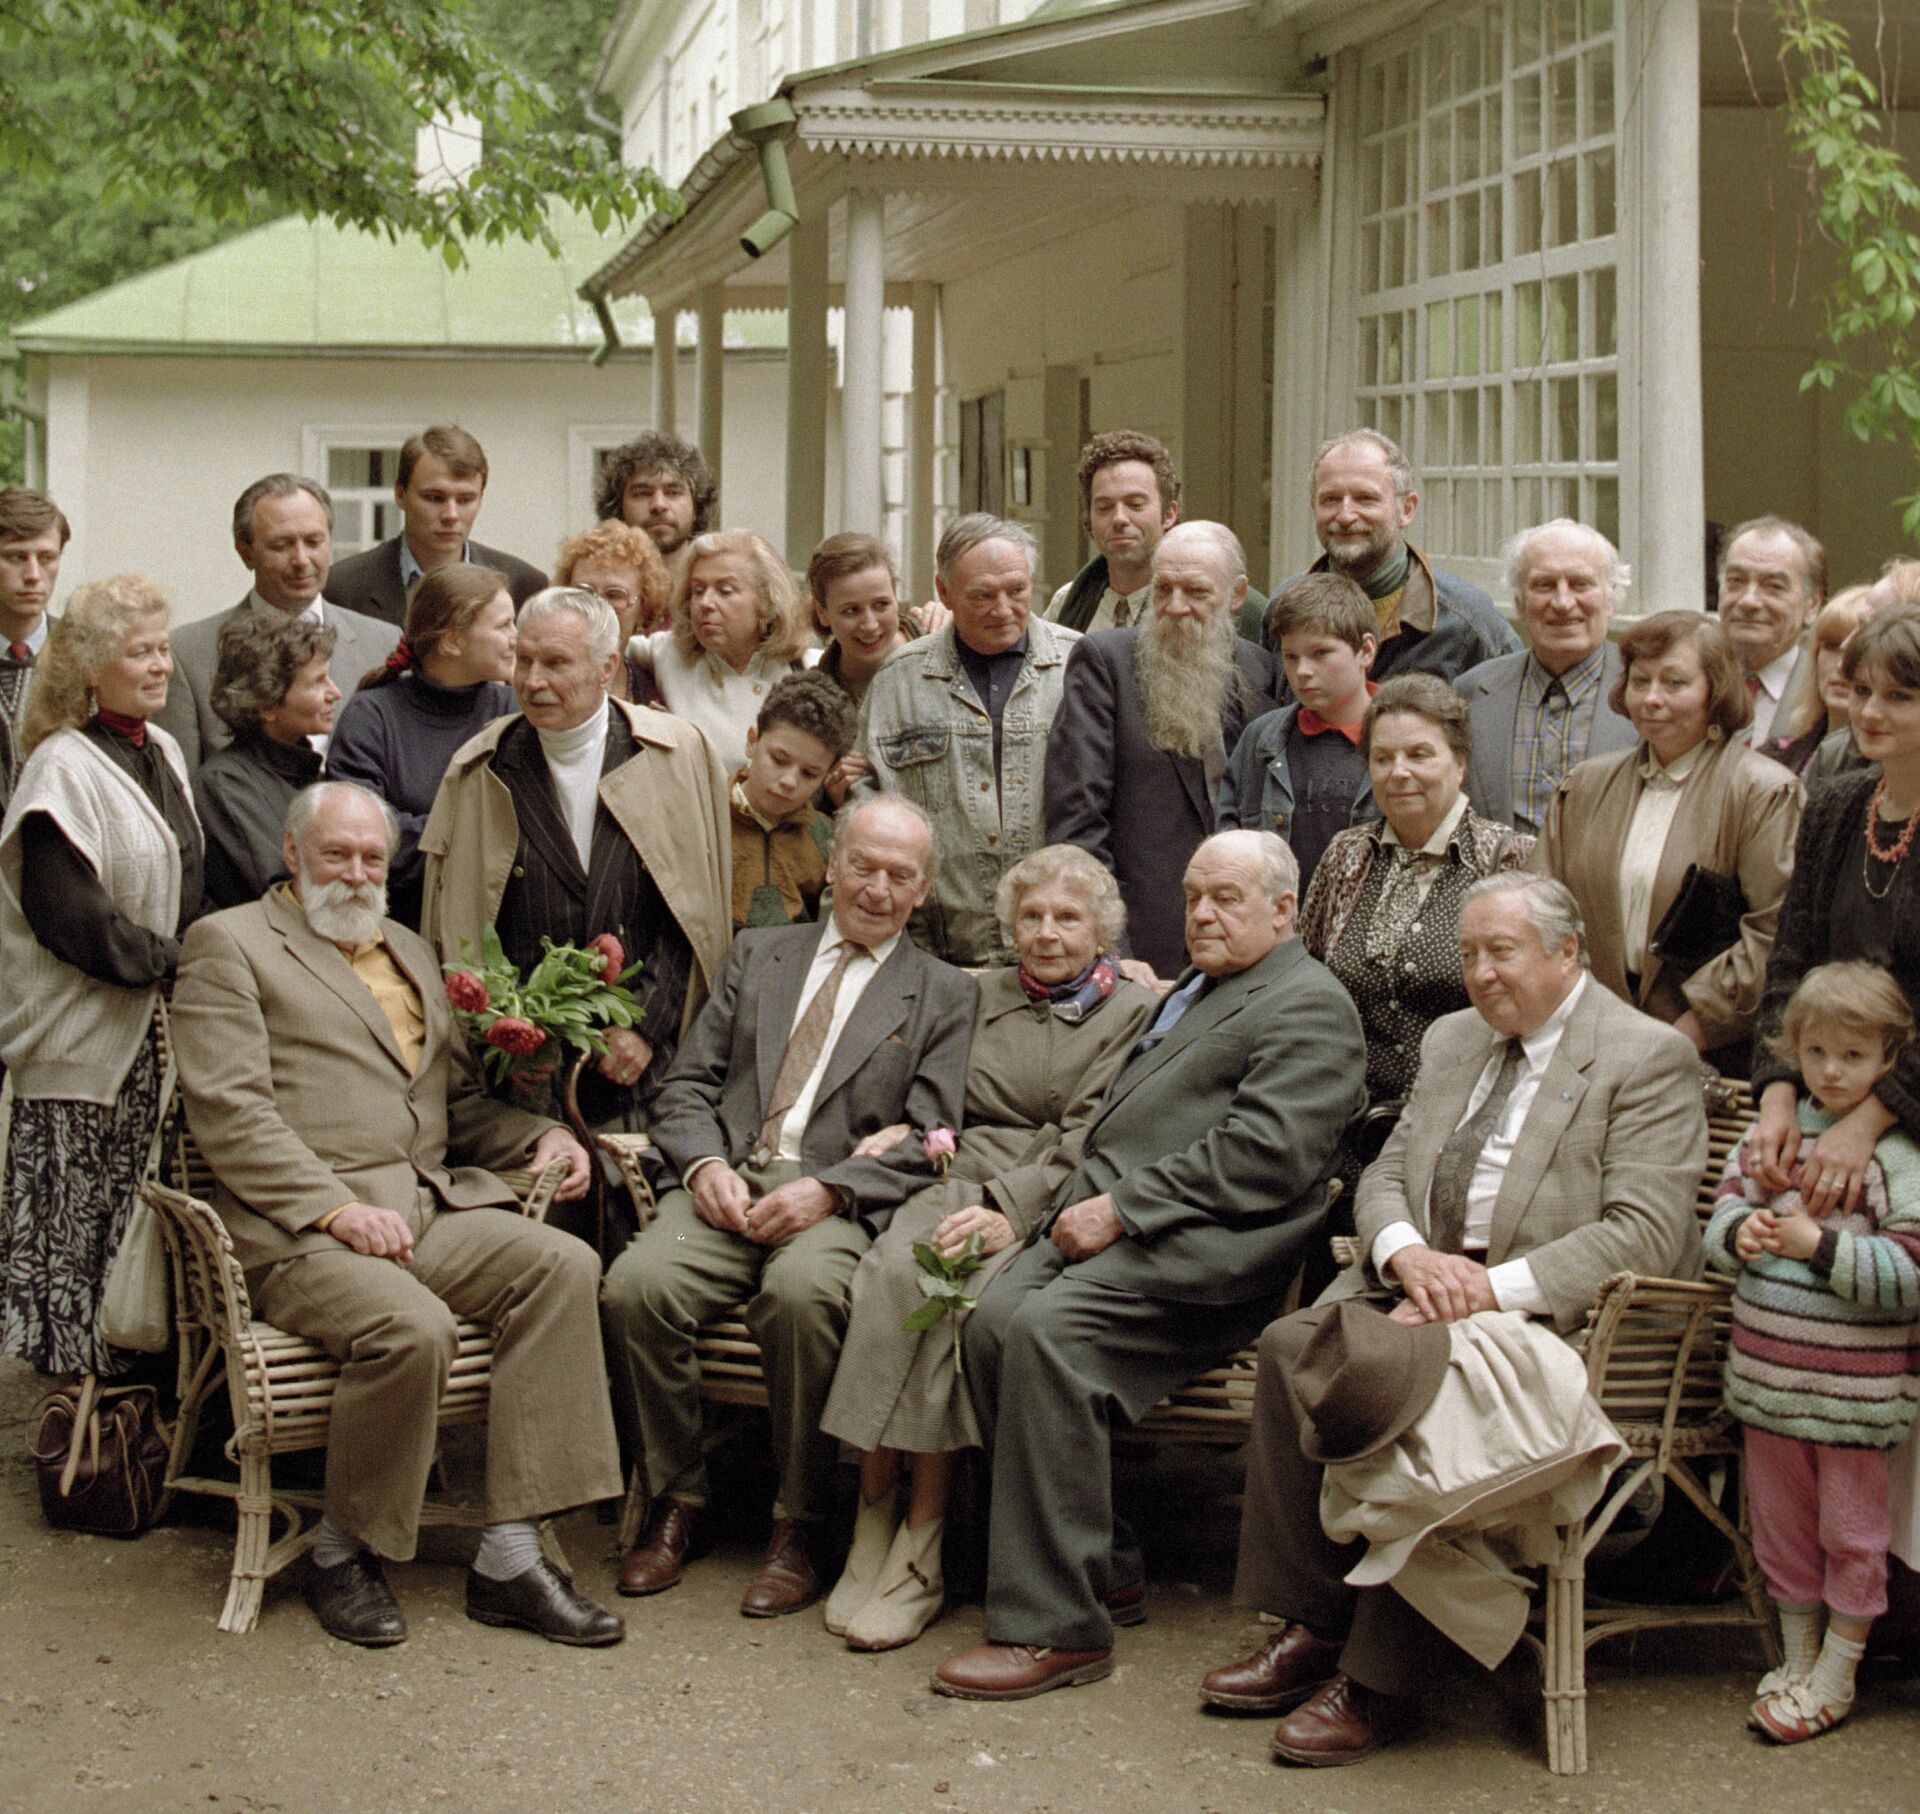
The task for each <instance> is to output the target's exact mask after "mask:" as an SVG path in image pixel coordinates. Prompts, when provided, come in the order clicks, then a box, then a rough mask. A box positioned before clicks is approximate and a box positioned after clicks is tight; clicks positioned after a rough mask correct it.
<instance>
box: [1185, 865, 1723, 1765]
mask: <svg viewBox="0 0 1920 1814" xmlns="http://www.w3.org/2000/svg"><path fill="white" fill-rule="evenodd" d="M1460 952H1461V957H1462V959H1463V962H1464V967H1465V972H1466V983H1467V994H1468V996H1469V997H1470V998H1471V1000H1472V1002H1473V1006H1472V1007H1471V1008H1464V1009H1462V1010H1461V1011H1460V1012H1459V1013H1457V1014H1449V1015H1446V1016H1444V1017H1443V1018H1442V1019H1440V1020H1437V1021H1436V1022H1434V1024H1433V1026H1432V1027H1431V1028H1430V1029H1429V1030H1428V1033H1427V1037H1426V1043H1425V1046H1424V1047H1423V1049H1422V1052H1421V1059H1420V1073H1419V1076H1418V1077H1417V1078H1416V1079H1415V1081H1414V1086H1413V1093H1412V1094H1411V1095H1410V1096H1409V1097H1408V1099H1407V1107H1406V1112H1405V1113H1404V1114H1403V1115H1402V1116H1401V1117H1400V1121H1399V1124H1398V1126H1396V1127H1395V1129H1394V1131H1393V1133H1392V1134H1391V1135H1390V1136H1389V1138H1388V1140H1387V1144H1386V1147H1385V1148H1384V1150H1383V1151H1382V1152H1381V1155H1380V1157H1379V1159H1378V1160H1376V1161H1375V1162H1374V1164H1373V1165H1371V1166H1369V1167H1368V1168H1367V1170H1366V1172H1365V1173H1364V1174H1363V1176H1362V1177H1361V1180H1360V1190H1359V1195H1358V1199H1357V1201H1356V1205H1355V1216H1354V1220H1355V1225H1356V1232H1357V1234H1358V1236H1359V1242H1360V1251H1361V1254H1362V1256H1363V1257H1362V1258H1361V1260H1360V1261H1358V1262H1357V1263H1356V1264H1355V1265H1354V1266H1353V1267H1351V1268H1349V1269H1348V1270H1347V1271H1346V1272H1345V1273H1343V1274H1342V1275H1341V1276H1340V1277H1339V1278H1337V1279H1336V1280H1335V1281H1334V1282H1333V1284H1332V1285H1330V1286H1329V1287H1328V1288H1327V1291H1326V1293H1325V1294H1324V1296H1323V1297H1322V1300H1321V1302H1322V1304H1325V1303H1330V1302H1337V1301H1338V1300H1340V1299H1342V1298H1347V1297H1356V1296H1361V1295H1366V1296H1370V1297H1373V1298H1376V1299H1378V1300H1379V1302H1380V1305H1381V1307H1382V1308H1383V1309H1384V1308H1388V1306H1391V1309H1390V1312H1389V1313H1390V1314H1391V1315H1392V1316H1393V1317H1394V1318H1395V1319H1396V1320H1397V1321H1399V1322H1402V1323H1406V1324H1409V1325H1412V1326H1416V1327H1417V1326H1419V1325H1421V1324H1424V1323H1450V1322H1454V1321H1456V1320H1458V1319H1459V1318H1461V1317H1467V1316H1472V1315H1474V1314H1475V1313H1477V1312H1479V1311H1486V1310H1515V1311H1522V1312H1524V1313H1526V1314H1527V1315H1530V1316H1534V1317H1538V1318H1541V1319H1542V1320H1544V1321H1547V1322H1550V1323H1551V1324H1552V1325H1553V1327H1554V1328H1555V1329H1557V1330H1558V1331H1559V1332H1560V1333H1561V1334H1562V1335H1568V1334H1571V1333H1572V1332H1573V1331H1575V1330H1577V1329H1579V1328H1580V1327H1581V1325H1582V1323H1583V1321H1584V1320H1585V1317H1586V1314H1587V1311H1588V1309H1589V1308H1590V1307H1591V1305H1592V1303H1593V1299H1594V1295H1595V1293H1596V1292H1597V1291H1598V1290H1599V1288H1600V1285H1601V1283H1602V1282H1603V1281H1604V1280H1605V1279H1607V1278H1608V1277H1609V1276H1610V1275H1611V1274H1613V1273H1616V1272H1638V1273H1645V1274H1650V1275H1655V1276H1661V1277H1669V1278H1673V1277H1678V1278H1696V1277H1698V1276H1699V1272H1700V1263H1701V1256H1700V1230H1699V1224H1698V1221H1697V1219H1696V1217H1695V1214H1694V1208H1693V1193H1694V1187H1695V1184H1696V1183H1697V1181H1698V1179H1699V1176H1700V1168H1701V1166H1702V1165H1703V1164H1704V1163H1705V1161H1706V1155H1707V1120H1706V1111H1705V1108H1704V1106H1703V1103H1702V1099H1701V1091H1700V1081H1699V1064H1698V1060H1697V1058H1696V1057H1695V1054H1694V1050H1693V1046H1692V1044H1691V1042H1690V1041H1688V1040H1687V1039H1686V1038H1684V1037H1683V1036H1682V1035H1680V1034H1678V1033H1676V1032H1675V1031H1674V1030H1673V1029H1672V1028H1671V1027H1668V1026H1665V1025H1663V1024H1662V1023H1661V1022H1659V1021H1657V1020H1654V1019H1652V1018H1651V1017H1650V1016H1648V1015H1645V1014H1642V1013H1640V1012H1639V1011H1638V1010H1637V1009H1635V1008H1630V1007H1628V1006H1627V1005H1626V1004H1625V1003H1624V1002H1622V1001H1619V1000H1618V999H1617V998H1615V997H1614V996H1612V995H1610V994H1609V993H1608V992H1607V991H1606V990H1605V989H1603V988H1601V987H1600V985H1599V984H1598V983H1596V982H1594V981H1593V980H1592V978H1591V977H1589V976H1588V975H1587V972H1586V965H1585V938H1584V930H1583V928H1582V926H1581V923H1580V910H1579V908H1578V907H1577V906H1576V905H1575V904H1574V899H1573V896H1572V894H1571V893H1569V892H1568V890H1567V889H1566V888H1565V887H1564V886H1563V885H1562V884H1561V883H1559V882H1556V881H1554V880H1552V879H1551V878H1549V877H1546V876H1536V875H1531V874H1521V873H1506V874H1501V875H1496V876H1489V877H1487V878H1486V879H1485V880H1484V881H1481V882H1477V883H1476V884H1475V885H1474V886H1473V888H1472V889H1471V890H1469V891H1468V894H1467V898H1466V905H1465V906H1464V908H1463V909H1462V911H1461V915H1460ZM1319 1308H1320V1307H1319V1306H1318V1305H1316V1306H1315V1308H1314V1309H1312V1310H1307V1311H1302V1312H1300V1313H1299V1317H1288V1318H1283V1319H1281V1320H1280V1321H1279V1322H1276V1323H1275V1324H1273V1326H1272V1327H1271V1328H1269V1329H1268V1330H1267V1332H1266V1333H1265V1334H1264V1335H1263V1336H1262V1337H1261V1340H1260V1370H1259V1375H1258V1381H1257V1384H1256V1387H1255V1395H1254V1408H1253V1437H1252V1441H1251V1442H1250V1444H1249V1446H1248V1450H1247V1495H1246V1500H1245V1504H1244V1509H1243V1511H1242V1518H1241V1526H1240V1567H1239V1575H1238V1579H1237V1580H1236V1581H1235V1583H1234V1599H1235V1601H1236V1603H1237V1604H1239V1605H1241V1606H1244V1607H1248V1608H1251V1609H1254V1610H1257V1611H1261V1612H1270V1613H1278V1614H1282V1615H1284V1618H1285V1620H1286V1622H1285V1623H1284V1624H1281V1625H1280V1626H1278V1627H1276V1628H1275V1629H1274V1631H1273V1633H1272V1635H1271V1636H1270V1637H1268V1639H1267V1640H1266V1642H1265V1643H1264V1644H1262V1646H1261V1647H1260V1649H1259V1650H1257V1651H1255V1652H1254V1653H1253V1654H1252V1655H1251V1656H1248V1657H1244V1658H1242V1659H1241V1660H1240V1661H1238V1662H1235V1663H1229V1664H1226V1665H1224V1666H1223V1667H1221V1668H1219V1669H1216V1670H1214V1671H1213V1672H1212V1673H1211V1674H1210V1675H1208V1676H1207V1678H1206V1680H1205V1681H1204V1682H1203V1684H1202V1686H1201V1695H1202V1698H1203V1699H1205V1700H1206V1701H1208V1702H1209V1703H1211V1704H1213V1705H1215V1706H1219V1707H1224V1708H1228V1709H1230V1710H1233V1711H1236V1712H1247V1713H1285V1714H1286V1715H1287V1717H1286V1718H1285V1719H1283V1720H1282V1721H1281V1722H1280V1725H1279V1726H1278V1728H1277V1729H1276V1731H1275V1733H1274V1739H1273V1750H1274V1755H1275V1756H1276V1757H1277V1758H1280V1759H1281V1760H1283V1761H1285V1762H1288V1763H1294V1764H1305V1765H1324V1764H1347V1763H1357V1762H1358V1761H1359V1760H1360V1759H1361V1758H1363V1757H1368V1756H1371V1755H1372V1753H1373V1752H1375V1751H1376V1750H1378V1749H1379V1748H1380V1747H1381V1746H1382V1745H1384V1744H1387V1743H1389V1742H1390V1741H1391V1740H1393V1739H1394V1738H1396V1737H1398V1736H1399V1735H1400V1734H1401V1733H1403V1732H1404V1731H1406V1730H1407V1729H1408V1728H1409V1727H1410V1726H1411V1725H1412V1723H1413V1720H1414V1716H1415V1714H1416V1712H1417V1707H1418V1703H1417V1701H1416V1699H1415V1696H1416V1695H1417V1694H1418V1693H1419V1691H1420V1690H1421V1689H1422V1688H1424V1687H1425V1686H1427V1685H1428V1684H1429V1683H1430V1682H1431V1681H1432V1680H1433V1677H1434V1674H1435V1671H1436V1670H1437V1669H1438V1668H1440V1667H1441V1666H1442V1665H1443V1664H1444V1661H1445V1658H1446V1653H1447V1651H1448V1648H1449V1646H1448V1645H1447V1644H1446V1643H1445V1642H1444V1641H1443V1640H1442V1638H1441V1636H1440V1634H1439V1632H1438V1631H1437V1630H1436V1629H1435V1628H1434V1627H1433V1626H1432V1625H1430V1624H1428V1623H1427V1622H1426V1620H1424V1619H1423V1618H1421V1617H1420V1615H1419V1614H1418V1613H1416V1612H1415V1611H1414V1610H1413V1609H1412V1607H1411V1606H1409V1605H1408V1604H1407V1602H1406V1601H1405V1600H1403V1599H1401V1598H1400V1597H1399V1595H1398V1594H1396V1593H1394V1592H1393V1590H1392V1589H1391V1588H1390V1587H1366V1588H1354V1587H1350V1586H1348V1585H1347V1583H1346V1580H1345V1576H1346V1573H1347V1571H1348V1570H1349V1569H1350V1568H1351V1567H1352V1566H1353V1563H1354V1559H1355V1558H1354V1555H1353V1552H1352V1551H1351V1550H1349V1549H1348V1548H1346V1547H1345V1546H1343V1545H1341V1544H1338V1543H1335V1542H1334V1541H1333V1540H1332V1539H1331V1538H1329V1537H1328V1536H1327V1535H1326V1533H1325V1531H1324V1530H1322V1528H1321V1525H1320V1482H1321V1473H1322V1470H1321V1469H1320V1467H1319V1466H1317V1465H1316V1464H1315V1463H1313V1462H1310V1461H1308V1460H1307V1459H1306V1457H1305V1456H1304V1455H1303V1454H1302V1452H1301V1434H1302V1417H1301V1412H1300V1410H1299V1406H1298V1404H1297V1402H1296V1401H1295V1399H1294V1397H1293V1394H1292V1393H1291V1392H1290V1391H1289V1390H1288V1388H1287V1384H1286V1379H1285V1370H1286V1366H1287V1362H1288V1357H1289V1356H1290V1355H1292V1354H1294V1353H1297V1352H1298V1344H1299V1337H1300V1334H1301V1328H1300V1319H1301V1318H1314V1317H1316V1316H1317V1315H1318V1314H1319ZM1289 1710H1290V1711H1289Z"/></svg>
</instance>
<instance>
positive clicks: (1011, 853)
mask: <svg viewBox="0 0 1920 1814" xmlns="http://www.w3.org/2000/svg"><path fill="white" fill-rule="evenodd" d="M1079 639H1080V637H1079V632H1078V631H1077V630H1069V629H1067V628H1066V627H1065V626H1064V625H1062V624H1054V623H1049V622H1047V620H1046V619H1045V618H1043V617H1040V616H1038V615H1035V616H1033V617H1030V618H1029V619H1028V621H1027V659H1026V662H1025V663H1024V665H1023V666H1022V667H1021V670H1020V677H1019V679H1018V680H1016V681H1015V682H1014V685H1013V692H1012V693H1011V694H1010V695H1009V697H1008V699H1007V705H1006V711H1005V713H1004V714H1003V716H1002V718H1001V721H1000V787H999V791H998V793H996V792H995V790H994V785H993V724H992V721H991V720H990V719H989V718H988V716H987V709H986V707H985V706H983V705H982V704H981V703H980V697H979V695H978V694H977V693H975V692H974V690H973V683H972V681H970V680H969V679H968V678H967V673H966V669H965V668H963V667H962V666H961V665H960V654H959V650H958V648H957V646H956V644H955V641H954V633H953V626H952V625H951V624H949V625H948V626H947V627H946V628H945V629H944V630H941V631H940V632H939V633H938V634H937V635H933V636H926V637H921V638H920V639H919V640H918V641H915V642H911V643H909V644H908V645H907V646H906V647H905V648H903V649H901V650H899V651H898V652H897V653H895V654H894V655H893V657H892V658H891V659H890V660H889V661H888V662H887V664H886V666H885V667H883V668H882V669H881V670H880V672H879V673H878V674H876V675H875V676H874V677H873V682H872V684H871V685H870V686H869V687H868V689H867V697H866V700H865V702H864V703H863V705H862V708H861V715H860V744H859V747H860V749H861V750H862V752H863V753H864V754H865V756H866V758H867V760H868V761H869V762H871V763H872V764H873V774H872V776H871V777H870V778H869V779H868V780H867V781H865V782H863V783H862V784H861V785H862V788H863V789H864V790H869V791H873V792H882V793H890V794H899V795H901V796H902V797H904V798H905V799H908V800H911V801H912V802H913V803H914V805H916V806H918V807H920V808H921V809H922V810H923V811H924V812H925V813H926V815H927V817H928V818H930V819H931V820H932V821H933V824H934V842H935V847H936V848H935V860H934V876H933V890H932V892H931V893H930V894H929V895H928V896H927V904H926V905H925V906H924V907H923V908H921V910H920V911H919V912H918V913H917V914H915V916H914V919H913V925H912V933H913V937H914V941H915V943H917V944H919V945H921V946H923V947H925V949H927V950H929V951H931V952H933V953H934V954H935V955H936V956H939V957H943V958H945V959H946V960H947V962H949V963H952V964H995V963H1010V962H1012V961H1013V950H1012V947H1011V946H1010V945H1009V944H1008V943H1007V941H1006V939H1005V937H1004V935H1003V934H1002V932H1001V930H1000V922H999V919H998V917H997V916H996V915H995V913H994V910H993V902H994V895H995V892H996V891H997V890H998V888H999V886H1000V878H1001V876H1002V875H1004V874H1005V873H1006V871H1007V870H1009V869H1011V868H1012V867H1013V865H1014V864H1015V863H1017V862H1019V861H1020V859H1021V858H1022V857H1025V856H1029V855H1031V854H1032V853H1033V852H1034V851H1036V850H1038V849H1039V848H1040V846H1041V845H1042V844H1044V843H1045V842H1046V803H1045V798H1044V795H1043V792H1042V788H1041V781H1042V778H1043V775H1044V773H1045V766H1046V757H1047V733H1048V731H1049V730H1050V729H1051V728H1052V725H1053V719H1054V714H1055V713H1056V712H1057V711H1058V710H1059V709H1060V694H1061V690H1062V687H1063V685H1064V683H1065V679H1066V671H1067V651H1068V650H1069V649H1070V648H1071V647H1072V646H1073V644H1074V643H1076V642H1078V641H1079Z"/></svg>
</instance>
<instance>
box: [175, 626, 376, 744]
mask: <svg viewBox="0 0 1920 1814" xmlns="http://www.w3.org/2000/svg"><path fill="white" fill-rule="evenodd" d="M253 599H254V594H253V592H252V591H251V590H249V591H248V593H247V595H246V597H245V598H243V599H242V600H241V601H240V602H239V603H238V604H237V605H235V606H233V608H232V609H231V610H227V611H219V612H216V613H215V614H214V615H213V616H212V617H203V618H200V619H199V620H198V621H197V622H195V623H190V624H182V625H181V626H180V628H179V629H177V630H176V631H174V633H173V639H172V640H173V682H172V684H171V685H170V686H169V687H168V688H167V703H166V704H165V705H164V706H162V707H161V708H160V710H159V711H158V712H157V713H155V714H154V717H155V719H156V721H157V722H158V723H159V724H160V725H161V727H162V728H163V729H165V730H169V731H171V732H172V733H173V737H174V741H175V742H176V743H178V744H179V745H180V754H181V755H182V756H183V757H184V758H185V760H186V764H187V773H188V774H189V775H192V774H193V773H195V771H197V770H198V768H199V767H200V759H201V757H202V756H210V755H211V754H212V753H213V752H214V751H215V750H223V749H225V748H226V747H227V745H228V744H229V743H231V742H232V741H233V733H232V731H230V730H228V729H227V723H226V720H225V719H224V718H221V717H219V716H218V715H217V714H216V713H215V712H214V709H213V670H214V664H215V661H216V659H217V658H218V656H219V653H220V632H221V630H222V628H223V627H224V626H225V625H226V624H228V623H229V622H231V621H232V620H233V619H234V618H236V617H238V616H239V615H240V613H241V612H242V611H246V610H250V609H251V610H259V609H262V608H263V607H261V606H257V605H255V604H254V603H253ZM264 608H265V609H267V610H271V609H272V607H271V606H266V607H264ZM320 615H321V618H322V619H323V621H325V622H327V623H329V624H331V625H332V626H333V627H334V629H335V630H337V631H338V632H339V636H338V639H337V640H336V641H335V643H334V645H333V659H332V660H331V661H329V662H328V663H327V671H328V673H330V674H331V675H332V676H333V684H334V685H335V686H337V687H338V688H339V689H340V691H341V692H342V693H351V692H352V691H353V689H354V688H355V687H356V686H358V685H359V684H360V676H361V675H362V674H364V673H365V672H366V671H367V670H368V669H369V668H371V667H376V666H378V665H379V664H380V663H381V662H383V661H385V660H386V658H387V657H388V656H389V655H391V654H392V653H393V648H394V644H395V643H397V642H398V641H399V640H400V632H399V631H398V630H396V629H395V628H394V627H393V626H392V625H391V624H383V623H381V622H380V621H379V620H378V619H376V618H371V617H362V616H361V615H360V613H359V612H358V611H348V610H345V609H343V608H342V607H341V606H339V605H336V604H332V603H328V604H326V605H323V606H322V607H321V611H320Z"/></svg>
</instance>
